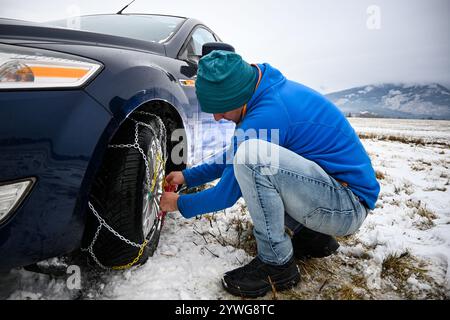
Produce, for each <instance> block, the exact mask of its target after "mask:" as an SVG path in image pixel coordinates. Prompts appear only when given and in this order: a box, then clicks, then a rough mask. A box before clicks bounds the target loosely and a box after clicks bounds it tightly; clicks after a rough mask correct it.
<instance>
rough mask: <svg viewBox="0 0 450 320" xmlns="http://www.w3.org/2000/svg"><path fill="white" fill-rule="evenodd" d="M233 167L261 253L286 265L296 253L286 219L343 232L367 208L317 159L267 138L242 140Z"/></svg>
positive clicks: (351, 229)
mask: <svg viewBox="0 0 450 320" xmlns="http://www.w3.org/2000/svg"><path fill="white" fill-rule="evenodd" d="M233 167H234V173H235V176H236V179H237V181H238V183H239V186H240V189H241V192H242V195H243V197H244V199H245V202H246V204H247V207H248V210H249V212H250V216H251V218H252V220H253V225H254V235H255V238H256V242H257V247H258V257H259V258H260V259H261V260H262V261H263V262H265V263H268V264H273V265H282V264H285V263H286V262H288V261H289V260H290V258H291V257H292V255H293V248H292V242H291V238H290V237H289V235H288V234H287V233H286V229H285V225H287V227H288V228H289V229H291V230H292V231H293V232H294V233H296V232H298V231H300V229H301V228H302V227H303V226H306V227H307V228H309V229H312V230H314V231H317V232H320V233H324V234H328V235H332V236H345V235H349V234H353V233H355V232H356V231H357V230H358V229H359V228H360V227H361V225H362V223H363V222H364V220H365V218H366V216H367V213H368V209H367V208H366V207H365V206H364V205H363V204H362V203H361V202H360V201H359V199H358V198H357V197H356V196H355V195H354V194H353V192H352V191H351V190H350V189H349V188H348V187H345V186H343V185H342V184H341V183H339V182H337V181H336V180H335V179H334V178H333V177H331V176H330V175H328V174H327V173H326V172H325V171H324V170H323V169H322V168H321V167H320V166H319V165H318V164H316V163H315V162H312V161H310V160H307V159H305V158H303V157H302V156H300V155H298V154H296V153H294V152H292V151H290V150H288V149H285V148H283V147H280V146H278V145H276V144H272V143H269V142H267V141H263V140H257V139H251V140H246V141H244V142H243V143H242V144H241V145H240V146H239V148H238V150H237V152H236V154H235V157H234V160H233Z"/></svg>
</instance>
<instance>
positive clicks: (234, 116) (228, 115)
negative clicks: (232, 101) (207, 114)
mask: <svg viewBox="0 0 450 320" xmlns="http://www.w3.org/2000/svg"><path fill="white" fill-rule="evenodd" d="M242 108H243V107H240V108H237V109H234V110H231V111H228V112H225V113H214V120H216V121H220V120H222V119H225V120H228V121H233V122H234V123H236V124H237V123H238V122H239V121H240V120H241V113H242Z"/></svg>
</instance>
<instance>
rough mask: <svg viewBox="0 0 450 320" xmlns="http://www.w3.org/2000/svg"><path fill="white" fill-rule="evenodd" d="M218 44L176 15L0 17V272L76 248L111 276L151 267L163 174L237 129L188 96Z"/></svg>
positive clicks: (193, 160) (212, 149)
mask: <svg viewBox="0 0 450 320" xmlns="http://www.w3.org/2000/svg"><path fill="white" fill-rule="evenodd" d="M215 44H217V48H221V46H222V47H227V46H228V45H226V44H224V43H222V41H221V39H220V38H219V37H218V36H217V35H216V34H215V33H214V32H213V31H212V30H211V29H209V28H208V27H207V26H205V25H204V24H203V23H201V22H200V21H198V20H195V19H191V18H186V17H178V16H166V15H150V14H121V13H119V14H101V15H87V16H81V17H76V18H71V19H67V20H59V21H51V22H47V23H32V22H26V21H21V20H14V19H0V257H1V258H0V271H2V272H3V271H7V270H10V269H12V268H17V267H23V266H30V265H33V264H35V263H37V262H39V261H42V260H46V259H48V258H51V257H58V256H64V255H67V254H69V253H71V252H77V251H79V250H83V252H85V254H86V256H88V257H89V259H91V261H93V262H95V264H96V265H97V266H98V267H100V268H102V269H107V270H111V269H115V270H120V269H126V268H129V267H132V266H136V265H141V264H143V263H145V262H146V261H147V260H148V257H150V256H151V255H152V254H153V253H154V251H155V250H156V248H157V245H158V242H159V235H160V232H161V228H162V225H163V222H164V213H163V212H161V211H160V210H159V205H158V203H159V198H160V196H161V193H162V192H163V188H164V187H165V186H164V176H165V174H166V172H170V171H174V170H182V169H184V168H186V167H189V166H193V165H195V164H198V163H200V162H203V161H206V160H207V159H208V158H209V159H211V157H213V156H214V154H216V153H217V152H219V150H223V148H224V147H226V146H225V145H224V143H223V141H224V140H225V141H226V140H227V138H226V137H225V136H226V135H227V133H224V132H225V131H224V130H226V132H230V130H231V131H232V130H233V124H231V123H227V122H223V121H220V122H215V121H214V119H213V116H212V115H208V114H204V113H202V112H201V110H200V108H199V105H198V101H197V97H196V94H195V78H196V73H197V66H198V61H199V59H200V58H201V56H202V54H204V52H203V50H206V52H208V50H209V51H211V50H214V48H215V47H214V46H215ZM228 47H229V48H232V47H231V46H228ZM205 48H206V49H205ZM230 50H231V49H230ZM200 129H201V130H200ZM228 129H229V130H228ZM218 137H223V138H220V139H219V138H218Z"/></svg>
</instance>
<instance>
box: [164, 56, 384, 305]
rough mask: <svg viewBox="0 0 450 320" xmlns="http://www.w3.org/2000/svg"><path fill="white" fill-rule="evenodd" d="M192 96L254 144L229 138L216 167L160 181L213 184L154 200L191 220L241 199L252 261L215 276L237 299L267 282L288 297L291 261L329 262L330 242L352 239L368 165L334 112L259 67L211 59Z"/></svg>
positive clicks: (372, 195) (370, 181)
mask: <svg viewBox="0 0 450 320" xmlns="http://www.w3.org/2000/svg"><path fill="white" fill-rule="evenodd" d="M196 92H197V97H198V100H199V103H200V106H201V109H202V111H203V112H206V113H212V114H214V118H215V120H216V121H219V120H221V119H226V120H229V121H233V122H235V123H236V125H237V126H236V132H238V131H240V132H241V133H242V132H244V133H245V132H246V131H248V130H251V131H252V132H254V133H256V136H255V137H253V138H250V139H249V135H246V134H237V133H235V135H234V137H233V141H232V145H231V147H230V149H229V150H228V151H227V152H226V153H225V154H224V156H223V160H224V161H222V162H221V163H205V164H203V165H200V166H197V167H194V168H191V169H186V170H184V171H183V172H172V173H171V174H169V175H168V176H167V182H168V183H170V184H183V183H186V184H187V186H188V187H195V186H199V185H202V184H204V183H206V182H209V181H213V180H215V179H217V178H220V181H219V183H218V184H217V185H216V186H215V187H213V188H210V189H207V190H204V191H201V192H198V193H196V194H187V195H178V194H175V193H164V194H163V196H162V198H161V207H162V209H163V210H166V211H176V210H179V211H180V213H181V214H182V215H183V216H184V217H185V218H191V217H194V216H197V215H200V214H204V213H208V212H215V211H219V210H223V209H225V208H228V207H231V206H232V205H233V204H235V202H236V201H237V200H238V199H239V198H240V197H241V196H243V197H244V200H245V202H246V204H247V207H248V210H249V212H250V216H251V218H252V221H253V225H254V235H255V238H256V242H257V248H258V255H257V257H255V258H254V259H253V260H252V261H251V262H250V263H249V264H247V265H245V266H243V267H240V268H238V269H235V270H232V271H229V272H227V273H225V275H224V276H223V279H222V283H223V286H224V288H225V290H227V291H228V292H230V293H231V294H234V295H238V296H244V297H257V296H262V295H264V294H266V293H267V292H268V291H270V290H271V285H272V284H273V285H274V286H275V288H276V290H278V291H281V290H283V289H288V288H290V287H292V286H294V285H295V284H297V283H298V281H299V280H300V274H299V270H298V267H297V265H296V263H295V259H294V258H307V257H325V256H328V255H330V254H332V253H333V252H334V251H336V250H337V248H338V247H339V244H338V243H337V242H336V240H335V239H334V237H333V236H345V235H349V234H353V233H355V232H356V231H357V230H358V229H359V228H360V227H361V225H362V223H363V222H364V219H365V218H366V216H367V213H368V211H369V210H370V209H373V208H374V207H375V202H376V200H377V197H378V194H379V190H380V186H379V184H378V182H377V180H376V177H375V172H374V170H373V168H372V165H371V162H370V159H369V157H368V155H367V153H366V151H365V150H364V147H363V145H362V144H361V142H360V140H359V138H358V136H357V135H356V133H355V131H354V130H353V128H352V127H351V125H350V123H349V122H348V121H347V119H346V118H345V117H344V116H343V115H342V113H341V112H340V111H339V110H338V109H337V107H336V106H335V105H333V104H332V103H331V102H330V101H328V100H327V99H326V98H324V97H323V96H322V95H320V94H319V93H317V92H315V91H313V90H311V89H309V88H307V87H305V86H303V85H301V84H299V83H296V82H293V81H290V80H287V79H286V78H285V77H284V76H283V75H282V74H281V73H280V71H278V70H277V69H275V68H273V67H272V66H270V65H269V64H258V65H250V64H248V63H246V62H245V61H244V60H242V58H241V56H239V55H238V54H236V53H233V52H227V51H213V52H212V53H210V54H208V55H206V56H204V57H203V58H202V59H201V60H200V62H199V69H198V75H197V81H196ZM261 132H265V133H267V134H264V137H263V136H261V135H260V133H261ZM271 132H272V133H273V132H275V133H276V139H274V137H273V136H274V135H273V134H272V135H271V134H270V133H271ZM218 162H220V161H218ZM286 227H287V228H286ZM289 230H290V231H291V232H289ZM291 236H292V237H291Z"/></svg>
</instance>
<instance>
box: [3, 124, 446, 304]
mask: <svg viewBox="0 0 450 320" xmlns="http://www.w3.org/2000/svg"><path fill="white" fill-rule="evenodd" d="M351 122H352V124H353V125H354V127H355V129H356V130H357V131H358V132H359V133H362V134H364V135H365V136H366V137H368V138H367V139H363V140H362V141H363V143H364V145H365V147H366V149H367V151H368V153H369V155H370V156H371V158H372V161H373V165H374V167H375V169H376V171H377V175H378V177H379V181H380V183H381V185H382V190H381V195H380V199H379V202H378V203H377V208H376V209H375V210H374V211H373V212H372V213H371V214H370V215H369V216H368V217H367V219H366V221H365V223H364V225H363V226H362V228H361V229H360V230H359V232H358V233H357V234H355V235H353V236H350V237H346V238H342V239H340V242H341V248H340V249H339V252H338V254H336V255H334V256H332V257H329V258H325V259H313V260H310V261H307V262H300V261H299V262H298V264H299V266H300V269H301V271H302V281H301V283H300V284H299V285H298V286H297V287H296V288H294V289H293V290H291V291H288V292H285V293H276V292H275V293H269V294H267V295H266V297H264V299H273V298H277V299H445V298H446V299H448V298H450V269H449V268H448V266H449V264H450V169H449V168H450V149H449V146H450V122H445V121H431V122H430V121H403V120H383V119H382V120H380V119H351ZM393 137H395V138H393ZM433 142H436V144H434V143H433ZM163 231H164V232H163V234H162V238H161V242H160V246H159V248H158V250H157V252H156V253H155V255H154V257H152V258H151V259H150V260H149V261H148V262H147V264H145V265H144V266H142V267H140V268H136V269H133V270H128V271H125V272H116V273H111V274H103V275H98V274H96V273H94V272H93V271H90V270H89V269H86V268H82V274H81V275H82V289H81V290H69V289H68V288H67V286H66V279H67V276H63V277H59V278H58V277H50V276H46V275H38V274H34V273H31V272H27V271H24V270H21V269H18V270H14V271H12V272H11V273H10V274H9V275H6V276H5V275H3V276H2V277H3V278H2V279H0V297H1V296H3V297H4V298H9V299H233V297H232V296H230V295H228V294H227V293H226V292H225V291H224V290H223V289H222V288H221V285H220V277H221V275H222V274H223V272H225V271H228V270H230V269H233V268H236V267H238V266H241V265H242V264H244V263H247V262H248V261H250V260H251V258H252V257H251V255H252V254H254V250H255V247H254V242H253V240H252V237H251V223H250V221H249V220H248V214H247V213H246V208H245V206H244V203H243V202H242V200H240V201H239V202H238V203H237V204H236V205H235V206H234V207H233V208H231V209H228V210H226V212H219V213H217V214H215V215H211V216H203V217H202V218H201V219H193V220H185V219H184V218H182V217H181V216H180V214H179V213H171V214H169V215H168V217H167V220H166V225H165V228H164V230H163Z"/></svg>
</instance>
